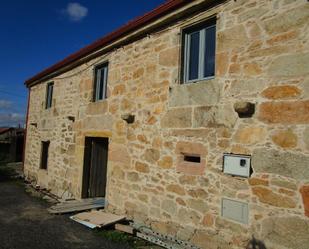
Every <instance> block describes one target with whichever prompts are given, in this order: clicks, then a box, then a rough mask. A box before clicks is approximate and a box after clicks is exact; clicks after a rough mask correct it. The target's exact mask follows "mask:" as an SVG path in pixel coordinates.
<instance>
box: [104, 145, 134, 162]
mask: <svg viewBox="0 0 309 249" xmlns="http://www.w3.org/2000/svg"><path fill="white" fill-rule="evenodd" d="M108 159H109V160H111V161H114V162H120V163H123V164H129V163H130V160H131V159H130V155H129V153H128V150H127V147H126V146H124V145H118V144H112V145H111V146H110V148H109V152H108Z"/></svg>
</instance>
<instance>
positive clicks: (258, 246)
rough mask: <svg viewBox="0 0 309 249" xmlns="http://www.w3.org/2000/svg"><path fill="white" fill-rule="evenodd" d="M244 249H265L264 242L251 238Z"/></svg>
mask: <svg viewBox="0 0 309 249" xmlns="http://www.w3.org/2000/svg"><path fill="white" fill-rule="evenodd" d="M246 249H267V248H266V246H265V244H264V242H263V241H261V240H257V239H256V238H254V236H252V239H251V240H250V241H249V243H248V245H247V246H246Z"/></svg>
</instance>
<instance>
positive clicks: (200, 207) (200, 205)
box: [187, 199, 209, 214]
mask: <svg viewBox="0 0 309 249" xmlns="http://www.w3.org/2000/svg"><path fill="white" fill-rule="evenodd" d="M187 203H188V207H190V208H192V209H194V210H196V211H198V212H201V213H202V214H204V213H206V212H207V211H208V210H209V206H208V204H207V203H206V202H205V201H204V200H196V199H189V200H188V201H187Z"/></svg>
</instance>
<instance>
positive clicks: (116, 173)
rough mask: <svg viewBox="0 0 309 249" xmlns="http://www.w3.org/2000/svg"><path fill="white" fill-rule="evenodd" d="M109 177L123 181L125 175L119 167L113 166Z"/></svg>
mask: <svg viewBox="0 0 309 249" xmlns="http://www.w3.org/2000/svg"><path fill="white" fill-rule="evenodd" d="M111 175H112V177H115V179H121V180H123V179H124V175H125V173H124V171H123V170H122V169H121V168H120V167H119V166H114V167H113V168H112V171H111Z"/></svg>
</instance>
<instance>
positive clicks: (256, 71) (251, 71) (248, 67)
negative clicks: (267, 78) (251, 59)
mask: <svg viewBox="0 0 309 249" xmlns="http://www.w3.org/2000/svg"><path fill="white" fill-rule="evenodd" d="M243 72H244V74H245V75H248V76H255V75H260V74H261V73H262V69H261V67H260V66H259V65H258V64H257V63H246V64H245V65H244V70H243Z"/></svg>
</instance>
